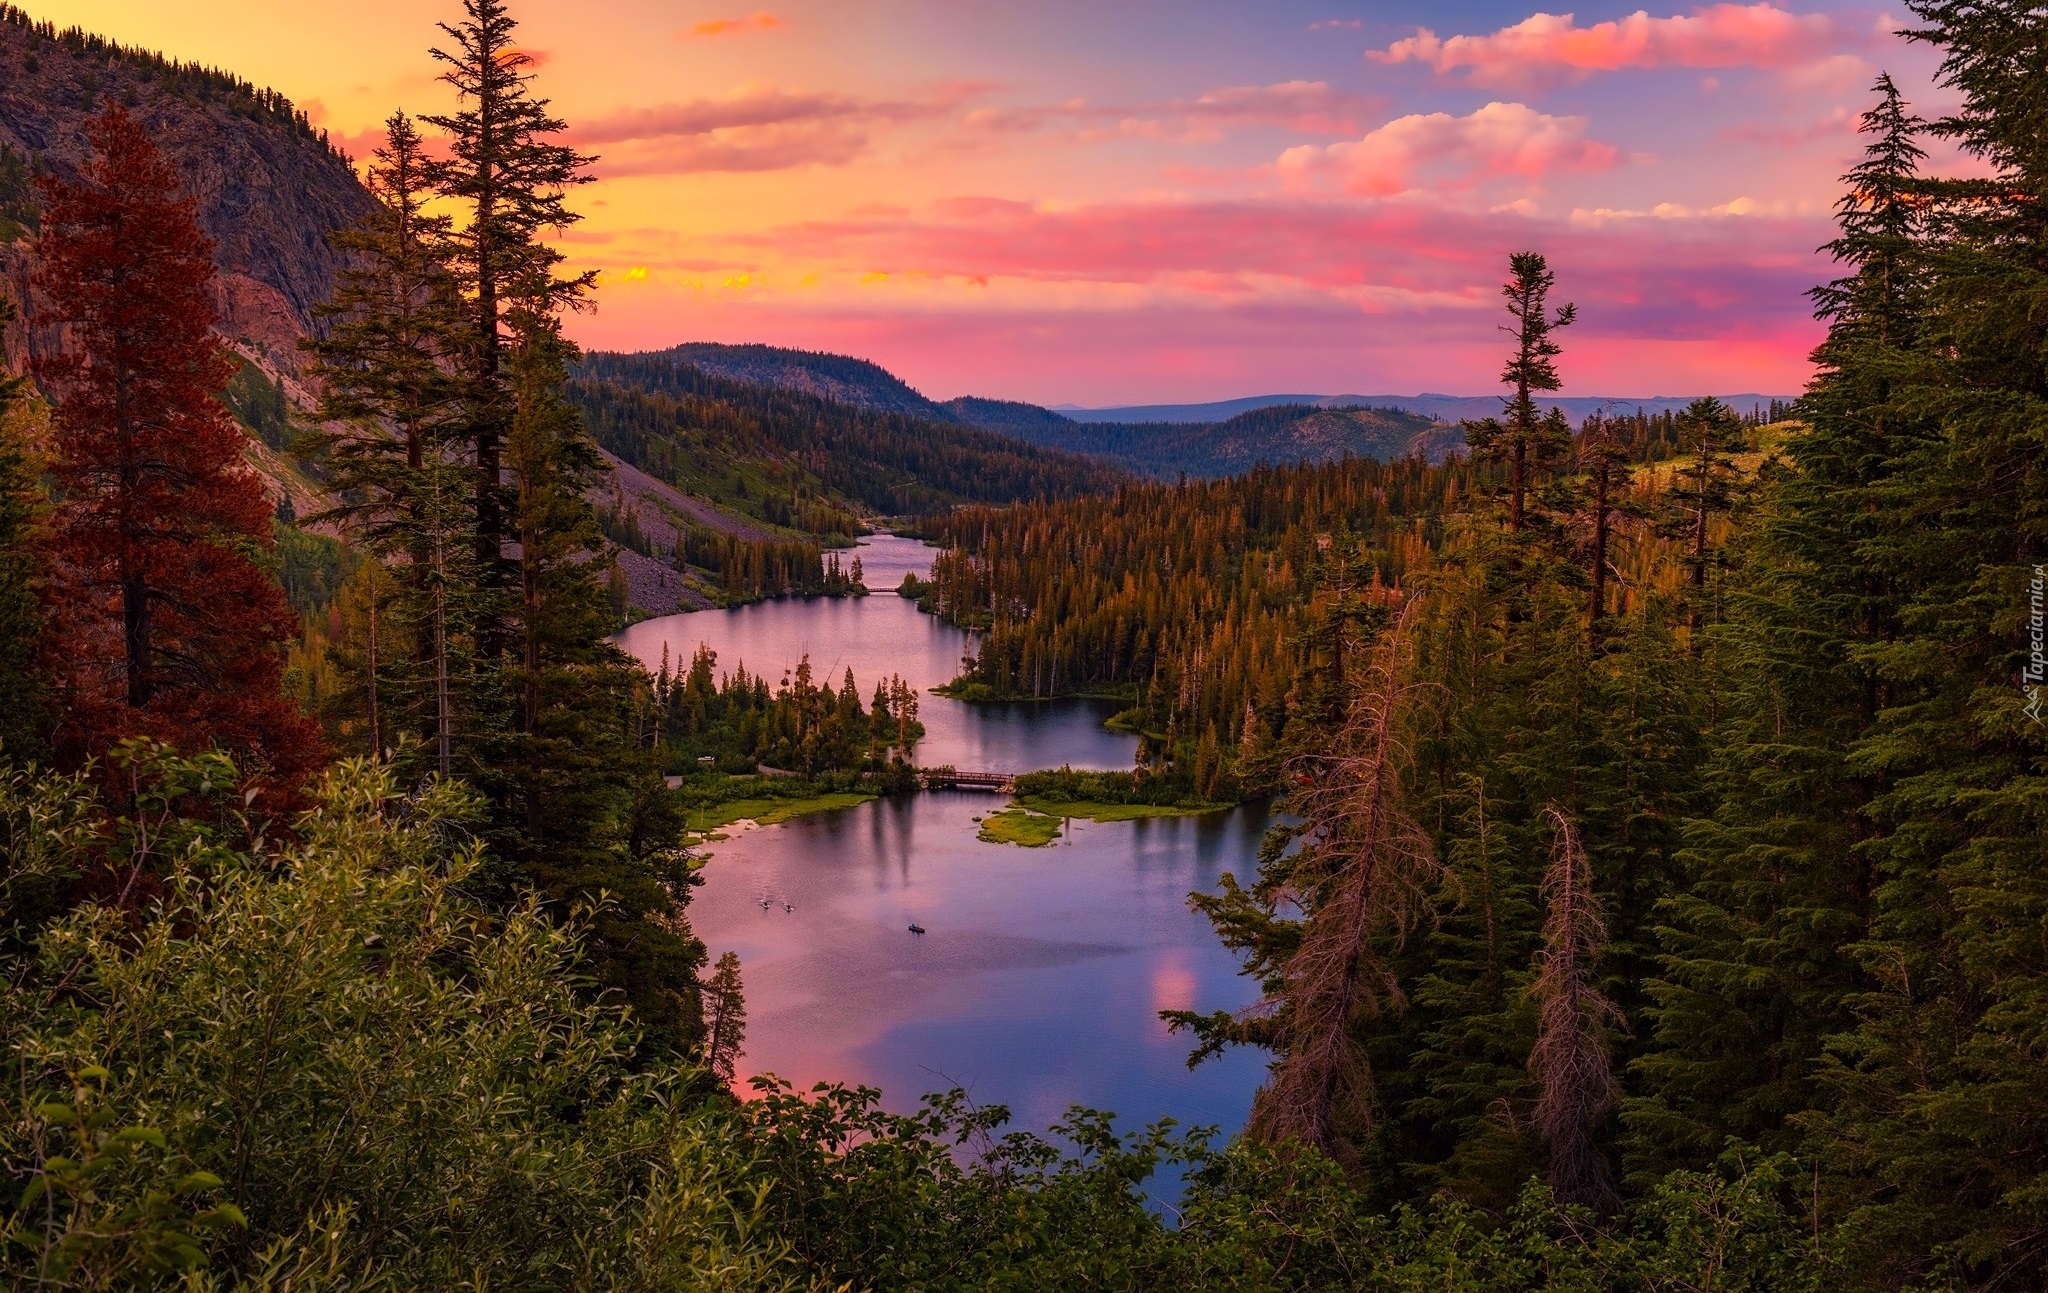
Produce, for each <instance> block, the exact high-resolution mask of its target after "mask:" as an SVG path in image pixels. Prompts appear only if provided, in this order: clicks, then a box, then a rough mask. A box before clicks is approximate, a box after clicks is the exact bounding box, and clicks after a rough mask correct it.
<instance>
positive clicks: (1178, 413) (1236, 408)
mask: <svg viewBox="0 0 2048 1293" xmlns="http://www.w3.org/2000/svg"><path fill="white" fill-rule="evenodd" d="M659 353H660V354H661V355H662V356H663V357H664V358H665V359H666V360H667V361H669V362H680V363H683V364H686V365H688V366H690V367H693V368H696V369H698V370H700V371H702V372H704V373H706V374H708V375H710V376H713V377H719V378H724V379H726V380H729V381H736V382H744V383H747V384H750V385H756V386H766V387H776V388H780V389H783V390H790V391H799V392H802V393H804V394H807V395H813V396H816V397H818V398H821V399H825V400H829V401H832V402H835V403H840V404H850V405H853V406H855V407H859V408H866V409H872V410H877V411H880V412H887V413H897V414H903V415H907V416H909V417H914V418H922V419H925V420H926V421H930V422H942V423H952V424H955V425H960V426H970V427H976V428H979V429H980V430H983V431H991V432H994V433H996V434H997V435H1002V436H1007V437H1010V438H1011V439H1014V440H1022V441H1025V442H1027V443H1029V444H1033V445H1037V446H1039V447H1041V448H1045V449H1055V450H1061V451H1064V452H1067V453H1078V454H1086V455H1088V456H1090V457H1094V458H1098V459H1103V460H1106V461H1108V462H1111V463H1114V464H1115V465H1117V466H1119V467H1122V468H1124V469H1125V470H1127V471H1132V472H1135V473H1138V474H1140V475H1146V476H1154V477H1172V476H1175V475H1179V474H1182V473H1185V474H1188V475H1194V476H1225V475H1231V474H1234V473H1236V472H1241V471H1244V470H1246V469H1248V468H1251V467H1254V466H1257V465H1258V464H1260V463H1282V462H1328V461H1332V460H1335V459H1338V458H1342V457H1346V456H1349V457H1361V458H1379V459H1388V458H1397V457H1404V456H1407V455H1409V454H1422V455H1424V456H1426V457H1428V458H1431V459H1433V460H1440V459H1442V458H1443V457H1444V456H1445V455H1446V454H1449V453H1451V452H1452V451H1453V450H1455V449H1457V448H1458V447H1459V446H1460V445H1462V444H1463V443H1464V436H1463V434H1462V433H1461V432H1460V431H1459V430H1458V422H1459V420H1460V419H1463V418H1483V417H1492V416H1495V415H1497V414H1498V413H1499V412H1500V409H1501V402H1500V398H1499V397H1498V396H1495V395H1441V394H1423V395H1254V396H1250V397H1247V398H1245V399H1237V400H1220V401H1217V402H1215V403H1210V404H1151V405H1131V406H1126V407H1122V408H1099V409H1084V408H1077V407H1073V406H1069V405H1062V406H1059V407H1057V408H1043V407H1040V406H1039V405H1036V404H1025V403H1021V402H1019V401H1016V400H990V399H980V398H977V397H975V396H971V395H967V396H961V397H960V398H958V399H951V400H943V401H940V400H932V399H928V398H926V397H925V396H924V395H922V394H920V393H919V392H918V391H917V390H915V389H914V388H912V387H911V386H910V385H909V384H908V383H907V382H905V381H903V380H902V379H901V378H899V377H897V376H896V375H895V374H894V373H891V372H890V371H889V370H888V369H886V368H883V367H882V366H880V365H879V364H874V363H870V362H869V361H867V360H865V359H853V358H850V357H848V356H845V355H833V354H825V353H821V352H816V351H808V350H785V349H781V348H779V347H775V346H759V345H751V346H726V345H716V344H712V343H709V342H695V343H690V344H687V345H681V346H676V347H674V348H672V349H670V350H666V351H662V352H659ZM1693 398H1694V397H1693V396H1670V395H1658V396H1653V397H1650V398H1648V399H1634V398H1610V397H1605V396H1572V397H1569V398H1556V399H1547V400H1544V401H1543V403H1544V404H1545V406H1546V407H1547V406H1549V405H1552V404H1555V405H1557V406H1559V407H1561V408H1563V409H1564V411H1565V413H1566V414H1567V415H1568V416H1569V417H1571V418H1572V420H1573V421H1575V422H1576V421H1582V420H1583V419H1584V418H1585V417H1586V416H1587V415H1588V414H1591V413H1594V412H1597V411H1600V410H1603V409H1614V410H1617V411H1622V412H1628V413H1634V412H1636V411H1638V410H1641V411H1643V412H1646V413H1653V414H1654V413H1664V412H1671V411H1675V410H1678V409H1682V408H1684V407H1685V406H1686V405H1687V404H1689V403H1691V402H1692V400H1693ZM1721 398H1722V399H1723V400H1725V401H1726V402H1727V403H1729V404H1730V405H1732V406H1733V407H1735V408H1736V409H1738V410H1741V411H1743V412H1748V411H1749V410H1750V409H1751V408H1752V407H1757V408H1769V407H1770V405H1771V403H1772V401H1773V400H1774V399H1776V400H1789V399H1791V398H1792V397H1791V396H1770V395H1758V394H1753V393H1745V394H1739V395H1724V396H1722V397H1721Z"/></svg>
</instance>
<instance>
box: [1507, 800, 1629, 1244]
mask: <svg viewBox="0 0 2048 1293" xmlns="http://www.w3.org/2000/svg"><path fill="white" fill-rule="evenodd" d="M1546 815H1547V816H1548V817H1549V818H1550V823H1551V826H1552V827H1553V828H1554V829H1555V830H1556V833H1557V834H1556V839H1555V840H1554V841H1553V842H1552V844H1551V849H1550V868H1549V870H1548V871H1547V872H1545V874H1544V877H1543V899H1544V902H1545V904H1546V905H1547V906H1548V908H1549V911H1548V914H1547V915H1546V916H1545V917H1544V921H1543V950H1542V952H1541V953H1539V959H1538V961H1537V975H1536V981H1535V983H1534V984H1533V985H1532V986H1531V988H1530V996H1531V997H1532V998H1533V999H1534V1001H1535V1003H1536V1008H1537V1022H1536V1044H1535V1045H1534V1046H1533V1047H1531V1048H1530V1051H1529V1075H1530V1076H1531V1077H1533V1078H1534V1079H1535V1080H1536V1086H1537V1090H1538V1095H1537V1098H1536V1118H1535V1122H1536V1128H1537V1130H1538V1132H1539V1133H1540V1134H1541V1135H1542V1137H1543V1139H1544V1142H1545V1144H1546V1145H1547V1146H1548V1147H1549V1150H1550V1172H1549V1180H1550V1189H1551V1193H1552V1194H1554V1195H1556V1196H1557V1198H1558V1199H1559V1200H1560V1201H1562V1202H1565V1203H1576V1204H1582V1205H1584V1206H1586V1207H1589V1208H1593V1209H1595V1210H1596V1211H1599V1212H1611V1211H1612V1210H1613V1209H1614V1208H1616V1207H1618V1206H1619V1205H1620V1202H1621V1200H1620V1197H1619V1196H1618V1195H1616V1194H1615V1192H1614V1186H1613V1184H1612V1183H1611V1182H1609V1180H1608V1176H1607V1159H1606V1156H1605V1155H1604V1154H1603V1153H1602V1152H1601V1149H1600V1143H1599V1133H1600V1128H1601V1126H1602V1124H1603V1123H1605V1122H1606V1120H1607V1117H1608V1115H1609V1114H1611V1113H1612V1112H1613V1111H1614V1106H1615V1104H1616V1103H1617V1101H1618V1100H1619V1099H1620V1096H1621V1091H1620V1087H1619V1086H1618V1084H1617V1083H1616V1082H1615V1080H1614V1065H1613V1055H1612V1052H1611V1050H1610V1048H1609V1046H1608V1041H1607V1032H1608V1029H1609V1028H1610V1027H1612V1026H1615V1025H1618V1024H1620V1023H1621V1011H1620V1010H1618V1009H1617V1008H1616V1007H1615V1005H1614V1003H1613V1002H1611V1001H1609V1000H1608V999H1607V997H1606V995H1605V994H1603V993H1602V992H1601V991H1600V989H1599V987H1598V985H1597V984H1596V983H1595V981H1594V971H1595V968H1596V966H1597V965H1598V963H1599V960H1600V956H1601V953H1602V952H1603V951H1604V950H1605V948H1606V945H1607V922H1606V920H1605V918H1604V917H1603V916H1602V915H1601V912H1600V899H1599V898H1598V896H1596V895H1595V894H1594V892H1593V874H1592V866H1591V865H1590V864H1589V863H1588V862H1587V860H1586V848H1585V845H1584V844H1583V843H1581V842H1580V839H1579V830H1578V827H1577V826H1575V825H1574V824H1573V823H1572V820H1571V818H1569V817H1567V816H1565V815H1564V813H1562V812H1561V811H1559V810H1558V809H1557V808H1555V807H1552V808H1550V809H1549V810H1548V812H1547V814H1546Z"/></svg>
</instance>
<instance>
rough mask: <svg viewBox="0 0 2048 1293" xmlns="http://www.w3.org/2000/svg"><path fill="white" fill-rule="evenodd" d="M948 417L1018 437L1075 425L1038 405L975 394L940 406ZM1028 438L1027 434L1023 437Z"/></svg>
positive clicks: (983, 428)
mask: <svg viewBox="0 0 2048 1293" xmlns="http://www.w3.org/2000/svg"><path fill="white" fill-rule="evenodd" d="M939 408H941V409H943V410H944V411H945V414H946V416H948V417H950V418H952V419H953V420H954V421H955V422H964V423H966V424H967V425H968V426H975V427H980V428H981V429H982V430H984V431H994V432H995V433H997V434H998V435H1019V434H1021V433H1025V432H1033V431H1036V432H1052V431H1058V430H1061V429H1063V428H1067V427H1071V426H1073V425H1074V423H1073V422H1072V421H1071V420H1070V419H1068V418H1063V417H1061V416H1060V415H1059V414H1057V413H1055V412H1053V411H1052V410H1051V409H1042V408H1040V407H1038V405H1036V404H1025V403H1022V402H1021V401H1018V400H984V399H978V398H976V397H975V396H972V395H962V396H961V397H960V398H958V399H952V400H947V401H946V402H945V403H943V404H941V405H939ZM1024 438H1025V439H1029V438H1030V437H1029V436H1028V435H1025V436H1024Z"/></svg>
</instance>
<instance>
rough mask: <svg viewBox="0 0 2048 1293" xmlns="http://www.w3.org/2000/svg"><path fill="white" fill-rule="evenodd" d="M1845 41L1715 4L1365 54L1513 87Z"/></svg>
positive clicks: (1828, 25) (1740, 60)
mask: <svg viewBox="0 0 2048 1293" xmlns="http://www.w3.org/2000/svg"><path fill="white" fill-rule="evenodd" d="M1847 35H1848V33H1846V32H1845V31H1844V30H1843V29H1842V28H1841V27H1840V25H1839V24H1837V23H1836V21H1835V20H1834V19H1833V18H1830V17H1829V16H1828V15H1826V14H1795V13H1791V12H1788V11H1786V10H1784V9H1780V8H1778V7H1777V6H1775V5H1770V4H1749V5H1738V4H1715V5H1708V6H1706V7H1704V8H1701V9H1698V10H1695V11H1694V12H1693V13H1692V14H1690V15H1678V16H1674V17H1670V18H1652V17H1651V16H1650V15H1649V13H1648V12H1647V11H1645V10H1641V9H1638V10H1637V11H1636V12H1634V13H1632V14H1630V15H1629V16H1627V17H1626V18H1620V19H1616V20H1614V21H1611V22H1600V23H1594V24H1593V25H1592V26H1590V27H1581V26H1579V25H1578V22H1577V21H1576V19H1575V18H1574V17H1573V15H1571V14H1568V13H1567V14H1550V13H1538V14H1534V15H1532V16H1530V17H1528V18H1525V19H1523V20H1522V21H1521V22H1518V23H1516V24H1515V25H1514V26H1512V27H1503V28H1501V29H1500V30H1499V31H1497V32H1494V33H1493V34H1491V35H1488V36H1452V37H1450V38H1448V39H1446V38H1444V37H1440V36H1438V35H1437V34H1436V33H1435V32H1433V31H1431V30H1430V29H1429V28H1427V27H1424V28H1421V29H1419V30H1418V31H1417V32H1416V33H1415V35H1413V36H1410V37H1408V38H1406V39H1405V40H1397V41H1395V42H1394V43H1393V44H1392V45H1389V46H1388V47H1387V48H1385V49H1383V50H1370V51H1368V52H1367V53H1366V57H1367V58H1370V59H1372V60H1373V61H1374V62H1376V63H1389V64H1391V63H1420V64H1423V65H1424V66H1427V67H1430V68H1432V69H1434V70H1435V71H1437V72H1439V73H1451V72H1462V73H1464V74H1465V75H1466V76H1468V77H1470V78H1471V79H1472V80H1473V81H1475V82H1478V83H1480V84H1482V85H1501V86H1518V85H1528V84H1532V83H1535V82H1540V81H1543V80H1546V79H1555V78H1558V77H1565V78H1573V79H1581V78H1584V77H1586V76H1589V75H1591V74H1592V73H1594V72H1613V71H1619V70H1621V69H1623V68H1649V67H1771V68H1785V67H1795V66H1798V65H1801V64H1805V63H1809V62H1813V61H1815V60H1817V59H1823V58H1825V57H1827V56H1828V55H1829V54H1830V53H1833V52H1834V51H1836V50H1837V49H1838V48H1839V47H1840V46H1841V44H1842V43H1843V41H1844V40H1845V39H1846V38H1847Z"/></svg>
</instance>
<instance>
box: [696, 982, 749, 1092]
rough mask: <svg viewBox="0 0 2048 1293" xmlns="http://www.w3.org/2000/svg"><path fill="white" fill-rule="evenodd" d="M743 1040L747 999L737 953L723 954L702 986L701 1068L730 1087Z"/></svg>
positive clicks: (742, 1048)
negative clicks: (743, 989)
mask: <svg viewBox="0 0 2048 1293" xmlns="http://www.w3.org/2000/svg"><path fill="white" fill-rule="evenodd" d="M746 1041H747V999H746V994H745V992H744V991H742V989H741V986H740V958H739V953H737V952H724V953H721V954H720V955H719V958H718V967H717V969H716V970H715V971H713V973H712V975H711V978H710V981H709V982H707V983H705V985H704V1067H705V1068H707V1069H709V1070H711V1075H712V1076H713V1077H715V1078H717V1079H718V1080H719V1082H720V1083H721V1084H722V1085H725V1086H731V1085H732V1083H733V1079H734V1075H735V1072H736V1066H737V1064H738V1063H739V1058H740V1056H741V1055H742V1054H744V1053H745V1050H746Z"/></svg>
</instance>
